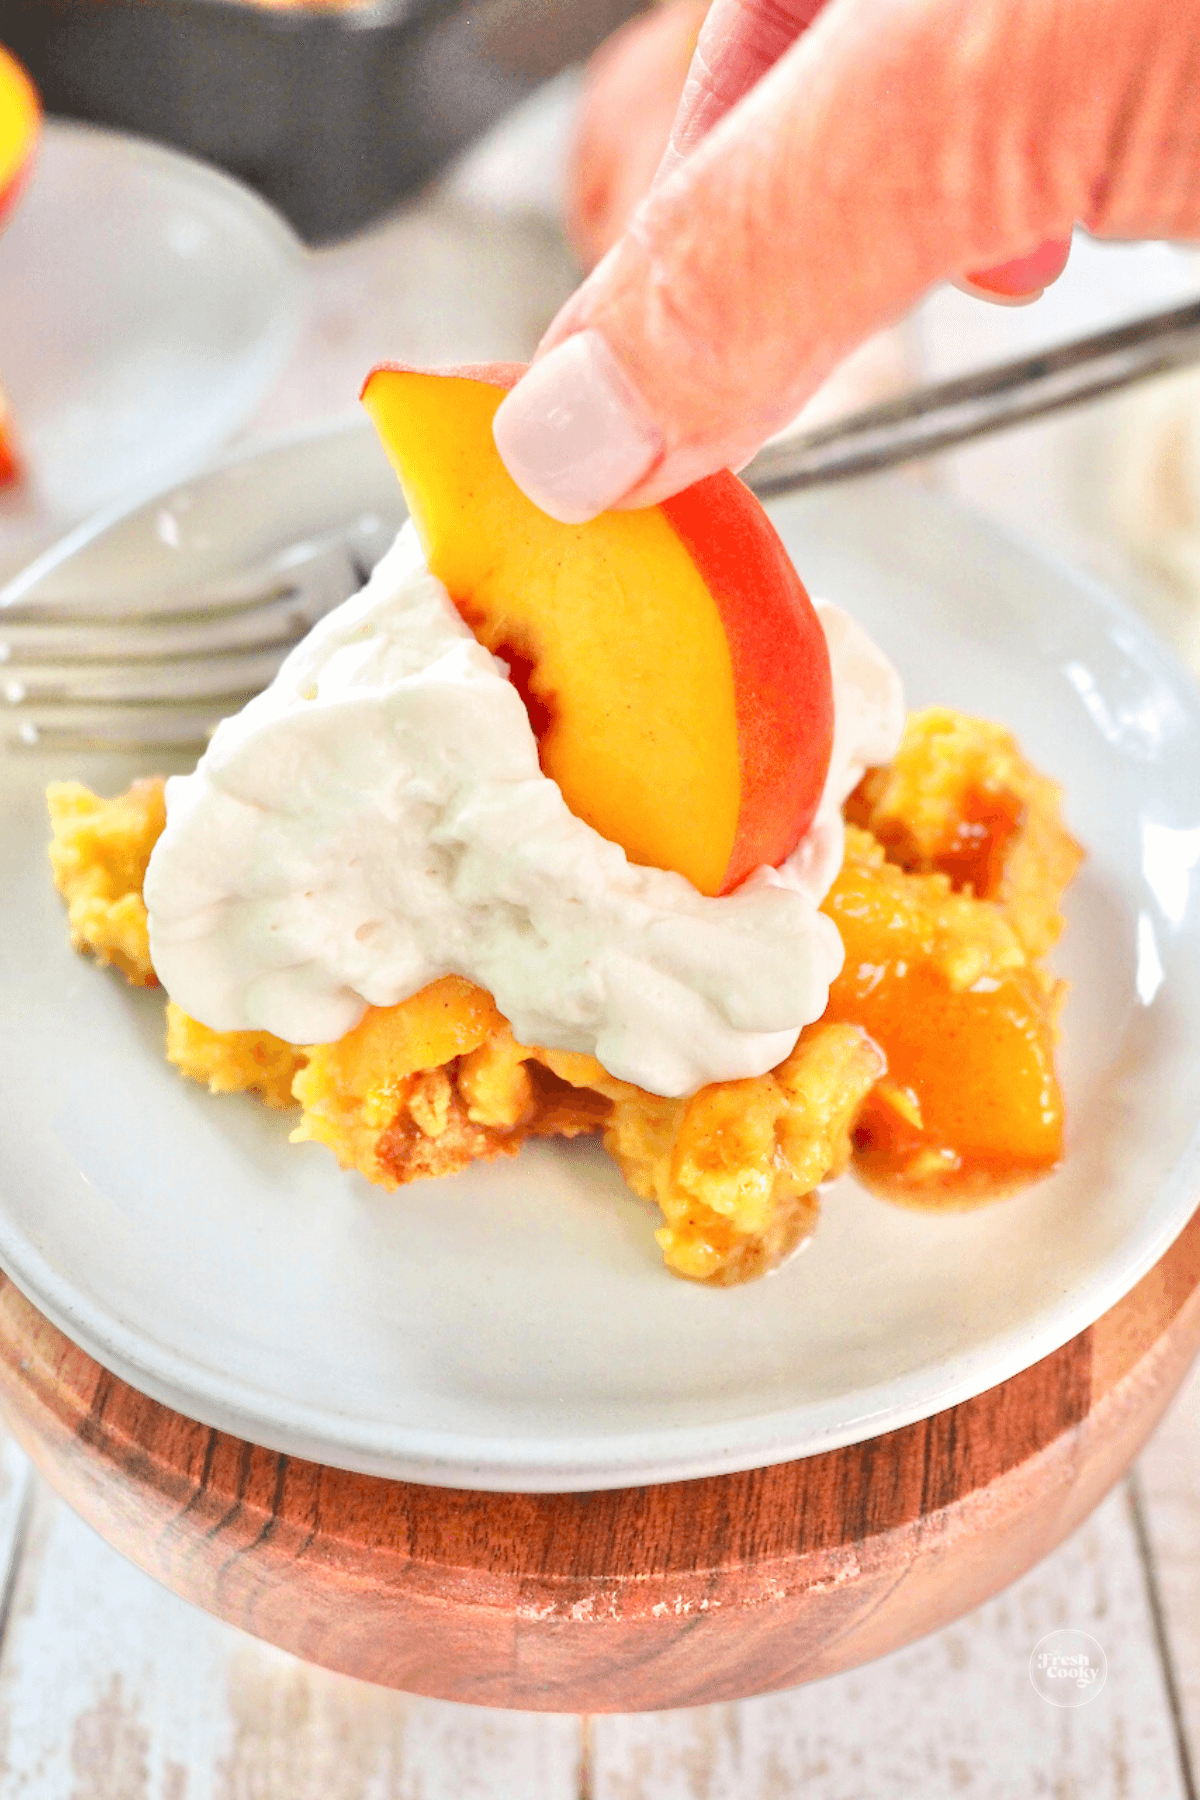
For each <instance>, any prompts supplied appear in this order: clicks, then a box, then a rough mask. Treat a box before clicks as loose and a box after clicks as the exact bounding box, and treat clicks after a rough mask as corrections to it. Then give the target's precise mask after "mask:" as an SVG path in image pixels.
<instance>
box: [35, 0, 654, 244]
mask: <svg viewBox="0 0 1200 1800" xmlns="http://www.w3.org/2000/svg"><path fill="white" fill-rule="evenodd" d="M644 4H645V0H479V3H478V4H475V3H473V0H375V3H374V4H371V5H354V4H349V5H347V4H342V5H340V6H338V7H337V8H336V9H333V8H330V7H317V6H287V5H284V6H278V5H276V6H270V7H268V6H261V5H257V4H254V3H253V0H0V41H3V42H4V43H6V44H8V45H9V46H10V47H11V48H12V49H13V50H15V51H16V53H17V55H18V56H19V57H20V58H21V59H22V61H23V62H24V63H25V64H26V66H27V68H28V69H29V71H30V73H31V74H32V76H33V78H34V80H35V81H36V82H37V84H38V86H39V87H40V89H41V91H42V95H43V98H44V100H45V104H46V108H47V111H49V112H54V113H66V114H68V115H70V116H71V117H73V118H77V119H91V120H93V121H95V122H97V123H99V124H103V125H115V126H119V127H121V128H122V129H123V130H126V131H140V132H145V133H146V134H148V135H149V136H151V137H155V138H159V139H161V140H162V141H164V142H166V143H169V144H176V145H178V146H179V147H180V148H181V149H183V150H190V151H191V152H193V154H195V155H197V156H203V157H206V158H208V160H209V161H211V162H215V163H219V164H220V165H221V166H222V167H223V168H226V169H230V170H232V172H233V173H234V174H235V175H240V176H241V177H242V179H243V180H245V181H248V182H249V183H250V184H251V185H252V186H253V187H256V188H258V189H259V191H260V192H261V193H263V194H265V195H266V196H267V198H268V199H270V200H272V201H274V203H275V205H276V206H278V207H279V208H280V210H281V211H282V212H284V213H286V215H287V216H288V218H289V219H291V221H292V223H293V224H294V225H295V226H296V228H297V230H298V231H299V232H300V233H301V235H302V236H304V237H305V238H307V239H308V241H309V242H310V243H317V242H321V241H323V240H327V239H329V238H334V237H340V236H343V235H344V234H345V233H347V232H349V231H352V230H354V229H355V227H356V226H359V225H362V224H364V223H366V221H367V220H369V219H371V218H373V217H374V216H375V215H376V214H377V213H380V212H382V211H384V210H385V209H386V208H387V207H388V206H389V205H390V204H391V203H392V202H393V201H395V200H397V199H398V198H399V197H400V196H401V195H402V194H405V193H407V192H408V191H409V190H411V189H412V188H414V187H416V186H417V185H419V183H420V182H422V181H424V180H425V179H426V178H427V177H428V176H429V175H431V174H432V173H433V172H434V171H435V170H436V169H437V168H438V166H439V165H440V164H441V163H443V162H444V161H445V160H446V158H447V157H448V156H450V155H452V154H453V152H454V151H456V150H458V149H461V148H462V146H463V145H465V144H467V143H469V142H470V140H471V139H472V138H474V137H476V136H477V135H478V134H479V133H480V132H481V131H483V130H484V129H485V128H486V127H487V126H488V125H490V124H491V123H492V122H493V121H494V120H495V119H497V118H499V116H500V115H501V113H503V112H505V111H506V110H507V109H508V108H509V107H510V106H512V105H513V104H514V103H515V102H516V101H517V100H519V99H520V98H521V97H522V96H523V95H524V94H526V93H528V92H529V91H530V89H531V88H533V87H534V86H536V85H537V83H538V82H540V81H544V80H546V79H547V78H548V77H549V76H551V75H553V74H556V73H557V72H558V70H560V69H562V68H564V67H566V65H567V64H568V63H571V62H575V61H578V60H579V59H580V58H582V57H584V56H586V55H587V54H588V53H589V52H590V51H591V50H592V49H594V48H595V46H596V45H597V44H599V43H600V42H601V41H602V40H603V39H604V38H605V37H606V36H607V35H608V33H609V32H610V31H612V30H614V29H615V27H616V26H617V25H619V24H620V23H621V22H622V20H624V19H626V18H628V17H629V16H630V15H631V14H632V13H635V12H639V11H641V10H642V7H643V5H644Z"/></svg>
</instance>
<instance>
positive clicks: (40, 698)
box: [0, 650, 283, 708]
mask: <svg viewBox="0 0 1200 1800" xmlns="http://www.w3.org/2000/svg"><path fill="white" fill-rule="evenodd" d="M282 660H283V657H282V655H281V653H280V652H279V651H278V650H232V651H228V652H226V653H225V654H224V655H221V656H204V657H200V656H195V657H177V658H176V659H175V660H174V661H171V662H164V663H158V662H141V663H132V664H130V665H129V666H125V665H123V664H120V663H96V664H91V663H82V664H77V665H74V666H72V665H71V664H69V663H58V664H55V663H49V664H44V665H39V664H37V663H29V664H25V665H23V666H18V667H13V668H8V669H4V670H0V700H2V701H4V702H5V703H6V704H7V705H8V706H10V707H13V708H19V707H26V706H37V705H51V706H54V705H64V704H65V705H70V704H73V703H75V704H82V705H89V704H91V705H95V704H111V703H114V702H119V703H121V704H123V705H130V704H132V705H146V704H150V705H163V704H167V705H170V704H180V705H186V703H187V702H188V701H195V700H204V701H213V700H224V699H226V698H227V697H228V696H230V695H235V694H257V693H260V692H261V691H262V689H263V688H265V687H266V685H267V683H268V682H269V681H271V680H273V678H274V676H275V673H276V671H277V670H278V668H279V665H280V663H281V662H282Z"/></svg>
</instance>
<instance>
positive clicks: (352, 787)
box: [144, 525, 904, 1095]
mask: <svg viewBox="0 0 1200 1800" xmlns="http://www.w3.org/2000/svg"><path fill="white" fill-rule="evenodd" d="M820 611H821V620H822V624H823V625H824V628H825V632H826V636H827V639H828V642H829V646H830V654H831V660H832V664H833V681H834V703H835V717H836V721H837V723H836V728H835V735H834V749H833V757H832V761H831V766H830V771H829V776H828V779H827V782H826V787H825V792H824V796H823V799H822V802H821V807H820V810H819V812H818V814H817V818H816V820H815V821H814V825H813V827H812V829H811V830H810V832H809V833H808V834H807V836H806V837H805V839H804V840H803V842H802V843H801V844H800V846H799V847H798V849H797V850H796V851H795V853H794V854H793V856H792V857H791V858H789V860H788V862H787V863H785V864H784V865H783V866H782V867H781V868H779V869H762V870H758V871H756V872H755V874H754V875H752V876H751V877H750V879H749V880H748V881H746V882H744V883H743V884H742V886H741V887H740V888H739V889H738V890H737V891H736V892H735V893H733V894H730V895H727V896H724V897H722V898H719V899H710V898H707V897H705V896H704V895H701V894H699V893H698V892H697V891H696V889H695V888H694V887H693V886H692V885H691V883H690V882H688V881H687V880H685V879H684V877H683V876H681V875H677V874H673V873H670V872H666V871H663V870H660V869H650V868H641V867H638V866H636V865H634V864H631V863H630V862H629V861H628V859H627V858H626V855H625V852H624V851H623V850H622V849H621V848H620V846H619V845H617V844H613V843H610V842H609V841H608V840H607V839H605V838H603V837H601V836H600V835H599V833H598V832H596V831H594V830H593V829H592V828H591V827H590V826H589V825H586V824H584V823H583V821H582V820H580V819H577V818H576V817H575V815H574V814H573V813H572V812H571V811H570V810H569V809H568V807H567V805H566V802H565V801H564V800H563V797H562V794H561V792H560V790H559V788H558V786H557V784H556V783H555V782H553V781H551V780H550V779H549V778H548V777H547V776H545V775H543V773H542V771H541V769H540V767H539V765H538V750H537V742H536V739H535V737H534V735H533V731H532V728H531V726H530V723H529V718H528V715H527V713H526V711H525V708H524V705H523V704H522V702H521V699H520V696H519V695H518V693H517V691H516V689H515V688H514V687H513V685H512V684H511V682H510V681H509V680H508V678H507V671H506V669H505V665H504V664H503V663H502V662H500V661H498V660H497V659H496V658H495V657H493V656H492V655H490V653H489V652H488V651H487V650H485V649H484V648H483V646H482V645H480V644H479V643H477V642H476V640H475V638H474V637H473V636H472V634H471V632H470V631H469V629H468V628H467V626H466V625H465V624H464V623H463V621H462V620H461V618H460V617H459V615H458V613H457V611H456V610H455V608H454V606H453V604H452V602H451V600H450V598H449V595H448V594H447V592H446V590H445V588H444V587H443V586H442V584H441V582H440V581H438V580H437V579H436V578H435V577H434V576H433V575H432V574H431V573H430V572H429V569H428V567H427V566H426V564H425V560H424V557H423V555H422V553H421V549H420V546H419V544H418V541H417V537H416V533H415V531H414V530H413V528H412V527H411V525H409V526H406V527H405V528H404V530H403V531H402V532H401V533H400V536H399V537H398V539H397V541H396V543H395V545H394V547H393V548H392V549H391V550H390V551H389V552H388V554H387V555H386V556H385V557H384V558H383V560H382V562H380V564H379V565H378V567H377V568H376V570H375V572H374V574H373V575H372V577H371V580H370V581H369V582H368V584H367V586H366V587H365V588H364V589H363V590H362V592H361V593H359V594H356V595H355V596H354V597H353V598H352V599H350V600H347V601H346V602H345V604H344V605H342V606H340V607H338V608H337V609H336V610H335V611H334V612H332V613H330V614H329V615H328V616H327V617H326V618H325V619H323V620H322V621H321V622H320V624H318V625H317V626H316V627H315V628H314V630H313V631H311V632H310V633H309V635H308V637H306V638H305V639H304V641H303V643H301V644H299V645H298V646H297V647H296V649H295V650H293V651H292V653H291V655H290V656H289V657H288V658H287V661H286V662H285V663H284V664H283V667H282V668H281V669H280V671H279V674H278V675H277V676H276V678H275V680H274V681H273V682H272V684H271V686H270V687H269V688H268V689H267V690H266V691H265V692H264V693H262V694H260V695H258V697H257V698H256V699H254V700H252V701H251V702H250V704H249V705H248V706H247V707H245V708H244V709H243V711H242V712H240V713H238V714H237V715H236V716H235V717H233V718H230V719H226V720H225V721H224V722H223V723H222V724H221V725H220V726H219V728H218V729H217V731H216V733H215V735H214V737H213V739H212V742H211V744H210V745H209V748H208V749H207V751H206V752H205V754H204V756H203V757H202V758H201V760H200V762H199V764H198V765H197V767H196V770H195V772H194V773H193V774H191V775H189V776H185V777H182V778H180V777H176V778H175V779H173V780H171V781H169V782H168V784H167V825H166V829H165V831H164V832H163V835H162V837H161V838H160V839H159V842H158V844H157V846H156V847H155V850H154V854H153V856H152V857H151V860H150V867H149V871H148V873H147V876H146V883H145V890H144V891H145V898H146V904H147V907H148V910H149V917H150V948H151V955H152V958H153V961H154V967H155V969H156V971H157V973H158V976H159V979H160V980H161V981H162V983H163V985H164V987H165V988H166V989H167V991H168V993H169V994H170V996H171V998H172V999H173V1000H175V1001H176V1002H177V1003H178V1004H179V1005H180V1006H181V1007H182V1008H183V1009H184V1011H185V1012H188V1013H190V1014H191V1015H192V1016H193V1017H194V1018H196V1019H199V1020H200V1021H201V1022H202V1023H203V1024H205V1025H208V1026H210V1027H212V1028H213V1029H214V1030H218V1031H239V1030H250V1029H258V1030H265V1031H269V1032H272V1033H274V1034H275V1035H276V1036H277V1037H280V1038H284V1039H286V1040H287V1041H288V1042H291V1043H297V1044H302V1043H326V1042H331V1041H333V1040H334V1039H336V1038H339V1037H341V1036H342V1035H343V1034H344V1033H345V1032H347V1031H349V1030H350V1029H351V1028H352V1027H353V1026H354V1025H356V1024H357V1022H358V1020H359V1019H360V1018H361V1016H362V1014H363V1012H364V1011H365V1009H366V1007H367V1006H368V1005H372V1006H393V1005H395V1004H396V1003H397V1002H399V1001H401V1000H404V999H407V998H408V997H409V996H410V995H411V994H414V993H416V992H417V991H418V990H419V989H420V988H422V987H424V986H425V985H426V984H427V983H429V982H431V981H434V980H436V979H438V978H439V977H440V976H443V975H447V974H457V975H462V976H465V977H467V978H468V979H469V980H471V981H474V982H476V983H478V985H479V986H480V987H484V988H487V989H488V990H489V991H490V992H491V993H492V994H493V995H494V997H495V1000H496V1004H497V1006H498V1007H499V1009H500V1011H501V1012H502V1013H503V1014H504V1016H505V1017H506V1018H507V1019H508V1020H509V1022H510V1024H511V1026H512V1029H513V1032H514V1034H515V1036H516V1037H517V1039H518V1041H519V1042H522V1043H526V1044H539V1045H544V1046H546V1047H548V1048H553V1049H561V1050H576V1051H585V1052H589V1053H591V1054H592V1055H594V1056H596V1057H597V1058H598V1059H599V1061H600V1062H601V1063H602V1064H603V1066H604V1067H605V1068H606V1069H607V1070H608V1071H609V1072H610V1073H611V1074H612V1075H615V1076H617V1077H618V1078H620V1079H622V1080H626V1081H632V1082H636V1083H637V1084H638V1085H639V1086H640V1087H644V1088H647V1089H648V1090H649V1091H651V1092H652V1093H658V1094H669V1095H679V1094H687V1093H691V1092H693V1091H694V1090H695V1089H696V1088H698V1087H701V1086H703V1085H704V1084H705V1083H706V1082H710V1081H718V1080H727V1079H733V1078H737V1077H741V1076H749V1075H759V1074H762V1073H764V1072H765V1071H766V1070H767V1069H770V1068H772V1067H773V1066H774V1065H775V1064H776V1063H777V1062H779V1061H780V1060H781V1059H782V1058H783V1057H785V1056H786V1055H787V1054H788V1052H789V1051H790V1050H791V1048H792V1046H793V1045H794V1043H795V1041H796V1038H797V1036H798V1035H799V1033H800V1030H801V1028H802V1027H803V1026H804V1025H807V1024H809V1023H810V1022H811V1021H812V1020H814V1019H817V1018H819V1017H820V1015H821V1013H822V1012H823V1011H824V1009H825V1004H826V1000H827V998H828V991H829V984H830V982H831V981H832V980H833V978H834V976H835V975H836V974H837V973H838V970H839V969H840V967H841V963H842V945H841V940H840V938H839V936H838V932H837V928H836V926H835V925H834V924H833V922H832V921H831V920H830V919H828V918H826V917H825V916H824V915H823V914H822V913H820V912H818V910H817V907H818V905H819V903H820V901H821V899H822V898H823V897H824V894H825V892H826V891H827V889H828V887H829V884H830V883H831V881H832V880H833V878H834V876H835V875H836V873H837V871H838V868H839V867H840V865H841V858H842V838H841V816H840V807H841V803H842V801H843V800H844V798H845V796H846V795H847V794H848V793H849V792H850V790H851V788H853V786H854V785H855V783H856V782H857V780H858V779H859V777H860V775H861V773H862V771H863V769H864V768H865V767H867V766H868V765H869V764H871V763H873V762H882V761H885V760H887V758H888V757H890V756H891V755H892V753H893V752H894V750H895V747H896V744H897V743H898V741H899V735H900V730H901V727H902V725H903V717H904V708H903V698H902V695H901V691H900V683H899V680H898V678H897V676H896V674H895V671H894V670H893V669H892V668H891V665H890V664H889V663H888V662H887V661H886V659H885V658H884V657H883V655H882V653H881V652H880V651H879V650H878V649H877V648H876V647H875V646H874V645H873V644H872V642H871V640H870V639H869V638H868V637H867V635H866V633H865V632H863V631H862V630H861V629H860V628H859V627H858V626H857V625H855V624H854V622H853V621H852V620H850V619H849V618H847V617H846V615H845V614H844V613H841V612H840V611H839V610H838V609H837V608H836V607H828V606H826V607H822V608H821V609H820Z"/></svg>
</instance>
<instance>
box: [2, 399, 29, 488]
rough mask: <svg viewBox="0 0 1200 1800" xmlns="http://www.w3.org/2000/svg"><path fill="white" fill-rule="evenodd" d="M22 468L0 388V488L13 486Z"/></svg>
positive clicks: (19, 477) (19, 476) (6, 404)
mask: <svg viewBox="0 0 1200 1800" xmlns="http://www.w3.org/2000/svg"><path fill="white" fill-rule="evenodd" d="M23 474H24V470H23V469H22V467H21V459H20V457H19V456H18V455H17V451H16V446H15V445H14V443H13V435H12V418H11V416H10V414H9V410H8V402H7V401H6V400H5V398H4V390H3V388H0V488H6V487H15V486H16V484H17V482H19V481H20V479H21V477H22V475H23Z"/></svg>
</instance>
